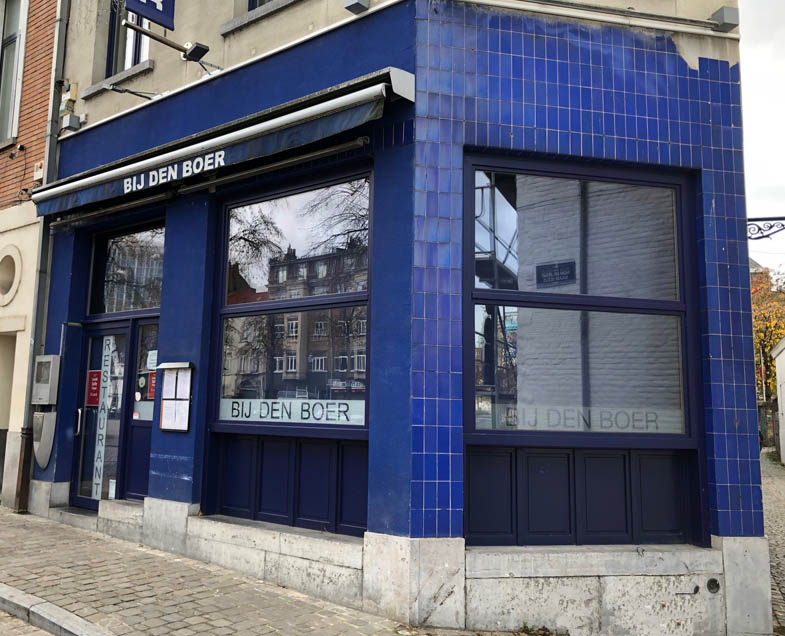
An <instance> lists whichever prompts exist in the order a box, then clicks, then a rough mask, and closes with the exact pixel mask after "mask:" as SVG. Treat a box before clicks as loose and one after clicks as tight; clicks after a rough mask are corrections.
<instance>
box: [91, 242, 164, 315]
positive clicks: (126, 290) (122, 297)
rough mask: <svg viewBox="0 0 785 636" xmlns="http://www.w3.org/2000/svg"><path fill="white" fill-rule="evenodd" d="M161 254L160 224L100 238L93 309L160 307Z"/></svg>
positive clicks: (95, 311) (95, 310)
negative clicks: (130, 232)
mask: <svg viewBox="0 0 785 636" xmlns="http://www.w3.org/2000/svg"><path fill="white" fill-rule="evenodd" d="M163 256H164V228H163V227H159V228H153V229H149V230H144V231H142V232H135V233H133V234H123V235H120V236H114V237H109V238H105V239H104V238H102V239H99V240H98V241H97V242H96V250H95V272H96V277H97V280H96V281H95V285H94V286H93V301H92V307H91V310H92V312H93V313H113V312H120V311H132V310H137V309H150V308H153V307H160V306H161V288H162V283H163V260H164V259H163Z"/></svg>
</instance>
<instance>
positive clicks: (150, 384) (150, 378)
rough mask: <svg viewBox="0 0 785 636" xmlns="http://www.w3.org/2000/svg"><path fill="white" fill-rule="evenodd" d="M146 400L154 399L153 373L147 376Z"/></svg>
mask: <svg viewBox="0 0 785 636" xmlns="http://www.w3.org/2000/svg"><path fill="white" fill-rule="evenodd" d="M147 399H148V400H154V399H155V371H153V372H152V373H148V374H147Z"/></svg>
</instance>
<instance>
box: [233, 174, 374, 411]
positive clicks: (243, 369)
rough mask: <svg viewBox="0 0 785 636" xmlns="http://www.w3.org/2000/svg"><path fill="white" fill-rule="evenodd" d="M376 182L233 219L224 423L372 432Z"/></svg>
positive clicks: (238, 213) (280, 201)
mask: <svg viewBox="0 0 785 636" xmlns="http://www.w3.org/2000/svg"><path fill="white" fill-rule="evenodd" d="M368 221H369V181H368V179H366V178H362V179H356V180H352V181H348V182H345V183H339V184H335V185H329V186H326V187H321V188H318V189H314V190H309V191H306V192H300V193H296V194H292V195H288V196H283V197H279V198H275V199H270V200H265V201H259V202H253V203H248V204H244V205H240V206H237V207H233V208H231V209H230V210H229V213H228V248H227V254H228V257H227V277H226V305H225V308H224V310H223V314H224V315H223V318H222V322H223V354H222V358H223V366H222V382H221V401H220V407H219V419H220V420H221V421H228V422H238V421H240V422H256V423H260V424H266V425H299V426H306V427H311V426H337V427H363V426H365V423H366V422H365V411H366V408H365V402H366V392H367V367H366V348H367V336H366V319H367V318H366V316H367V300H368V299H367V294H368Z"/></svg>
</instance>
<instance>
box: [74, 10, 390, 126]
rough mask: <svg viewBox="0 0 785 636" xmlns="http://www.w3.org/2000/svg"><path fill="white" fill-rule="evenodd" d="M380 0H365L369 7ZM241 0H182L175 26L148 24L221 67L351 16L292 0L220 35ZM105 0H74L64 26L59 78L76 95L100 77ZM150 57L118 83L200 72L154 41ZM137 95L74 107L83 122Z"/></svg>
mask: <svg viewBox="0 0 785 636" xmlns="http://www.w3.org/2000/svg"><path fill="white" fill-rule="evenodd" d="M382 1H383V0H371V6H375V5H378V4H379V3H380V2H382ZM235 5H240V6H243V5H244V6H245V7H247V6H248V4H247V2H234V3H233V2H214V1H212V0H188V1H187V2H179V3H177V5H176V11H177V12H176V15H175V26H176V31H173V32H172V31H168V32H167V31H166V30H165V29H163V28H161V27H158V26H156V25H153V27H152V30H154V31H156V32H157V33H160V34H162V35H166V36H167V37H169V38H171V39H173V40H175V41H176V42H179V43H185V42H194V41H198V42H201V43H204V44H207V45H208V46H209V47H210V52H209V53H208V54H207V56H206V57H205V58H204V59H205V61H208V62H211V63H213V64H216V65H218V66H220V67H222V68H227V67H230V66H233V65H235V64H239V63H241V62H243V61H245V60H248V59H250V58H252V57H255V56H257V55H261V54H264V53H267V52H269V51H272V50H274V49H277V48H279V47H281V46H285V45H286V44H289V43H291V42H292V41H294V40H297V39H299V38H304V37H307V36H309V35H310V34H313V33H315V32H317V31H319V30H321V29H324V28H325V27H329V26H330V25H333V24H336V23H339V22H341V21H343V20H349V19H354V15H353V14H352V13H350V12H349V11H347V10H346V9H344V8H343V2H342V1H341V0H329V1H328V0H298V1H297V2H294V3H293V4H291V5H289V6H287V7H285V8H283V9H281V10H279V11H277V12H275V13H272V14H269V15H267V16H265V17H263V18H261V19H260V20H257V21H256V22H253V23H250V24H248V25H246V26H244V27H242V28H239V29H236V30H234V31H232V32H231V33H228V34H226V35H225V36H222V35H221V33H220V28H221V26H222V25H224V24H225V23H227V22H229V21H230V20H232V19H233V18H235V17H238V16H240V15H243V13H244V12H243V11H240V10H239V6H238V7H237V9H235ZM107 29H108V3H107V2H105V1H104V0H74V2H73V3H72V7H71V19H70V23H69V26H68V48H67V55H66V64H65V77H66V78H68V80H70V81H71V82H76V83H78V86H79V94H80V96H81V93H82V92H83V91H84V89H86V88H88V87H90V86H92V85H94V84H96V83H100V82H101V81H103V80H104V69H105V60H106V42H107V39H108V35H107V33H108V31H107ZM150 59H151V60H153V62H154V63H155V70H154V71H153V72H150V73H145V74H142V75H139V76H137V77H134V78H133V79H130V80H126V81H124V82H123V83H122V87H123V88H130V89H133V90H137V91H145V92H150V93H156V94H164V93H166V92H168V91H172V90H174V89H177V88H179V87H181V86H184V85H186V84H190V83H192V82H196V81H198V80H199V79H201V78H202V77H204V76H205V72H204V71H203V70H202V68H201V67H200V66H199V65H198V64H195V63H193V62H185V61H183V60H182V59H180V54H179V53H177V52H176V51H174V50H173V49H170V48H168V47H166V46H165V45H163V44H159V43H157V42H151V43H150ZM142 102H143V100H141V99H140V98H139V97H134V96H132V95H121V94H117V93H112V92H102V93H100V94H97V95H94V96H92V97H90V98H89V99H87V100H83V99H79V100H78V101H77V104H76V112H77V113H79V114H82V113H88V118H89V119H88V125H89V124H91V123H95V122H97V121H100V120H102V119H104V118H106V117H108V116H111V115H114V114H116V113H118V112H120V111H123V110H126V109H128V108H131V107H134V106H138V105H139V104H140V103H142Z"/></svg>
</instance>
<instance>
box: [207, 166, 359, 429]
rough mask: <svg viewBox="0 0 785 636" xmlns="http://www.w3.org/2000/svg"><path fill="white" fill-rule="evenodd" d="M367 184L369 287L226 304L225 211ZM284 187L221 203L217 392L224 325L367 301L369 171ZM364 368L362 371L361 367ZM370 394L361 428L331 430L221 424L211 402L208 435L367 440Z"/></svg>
mask: <svg viewBox="0 0 785 636" xmlns="http://www.w3.org/2000/svg"><path fill="white" fill-rule="evenodd" d="M360 178H367V179H368V180H369V214H368V230H369V231H368V254H369V258H368V284H367V286H366V290H365V291H362V292H349V293H341V294H329V295H324V296H311V297H304V298H288V299H281V300H268V301H262V302H254V303H242V304H236V305H229V304H227V302H226V297H227V280H228V248H229V246H228V236H229V211H230V210H231V209H232V208H235V207H238V206H242V205H248V204H251V203H259V202H262V201H270V200H273V199H278V198H282V197H286V196H290V195H293V194H298V193H302V192H308V191H311V190H315V189H318V188H321V187H326V186H330V185H336V184H339V183H345V182H347V181H351V180H354V179H360ZM285 179H286V178H285V177H284V179H282V181H285V183H286V185H279V186H277V187H275V186H272V187H270V188H269V189H266V190H264V191H263V192H261V193H257V194H255V196H244V197H242V198H240V197H235V198H231V199H226V200H225V201H224V202H223V204H222V207H223V210H222V217H221V230H220V233H219V236H220V237H221V245H220V247H219V250H218V258H219V261H218V268H217V272H216V273H217V277H216V279H217V281H219V282H218V285H217V287H216V292H217V304H218V311H217V312H216V321H215V325H214V333H215V336H216V337H215V339H214V346H213V351H212V358H213V360H214V364H213V368H214V369H216V372H215V373H213V374H212V377H211V378H210V382H211V384H212V386H213V387H216V388H218V387H220V382H221V373H220V369H221V368H222V366H223V337H224V320H225V319H226V318H232V317H242V316H259V315H265V314H279V313H284V312H292V311H308V310H315V309H340V308H344V307H353V306H358V305H365V306H366V307H367V306H368V304H369V301H370V291H371V285H372V284H373V283H372V280H373V273H372V264H371V261H372V259H371V258H370V255H371V254H372V253H373V243H374V237H373V197H374V183H373V171H372V170H371V168H370V166H368V165H363V166H361V167H358V168H355V169H350V168H346V169H343V170H336V171H332V172H331V173H329V174H327V175H325V176H323V177H321V178H318V177H311V178H303V177H301V178H300V179H297V180H296V183H294V184H292V183H291V181H288V180H285ZM371 333H372V332H371V319H370V312H368V313H367V314H366V334H367V339H366V350H365V359H366V365H367V364H369V363H370V360H371V352H370V350H371V346H372V336H371ZM366 368H367V367H366ZM372 390H373V389H372V388H371V387H370V385H369V384H366V398H365V425H364V426H362V427H360V426H347V425H334V424H333V425H331V424H311V425H303V424H299V423H281V424H267V423H264V422H237V421H228V420H221V419H220V416H219V405H220V399H219V398H218V397H216V398H215V399H213V400H211V404H210V405H209V408H210V413H211V414H212V417H211V418H210V420H211V424H210V426H209V430H210V431H211V432H213V433H234V434H240V435H249V434H250V435H278V436H285V437H296V436H301V437H324V438H335V439H343V440H367V439H368V413H369V408H370V402H371V396H372ZM218 394H220V390H218V391H217V392H216V396H217V395H218Z"/></svg>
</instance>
